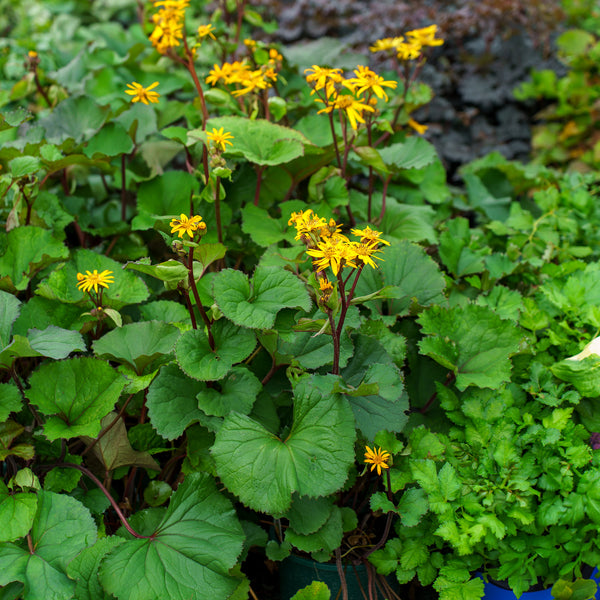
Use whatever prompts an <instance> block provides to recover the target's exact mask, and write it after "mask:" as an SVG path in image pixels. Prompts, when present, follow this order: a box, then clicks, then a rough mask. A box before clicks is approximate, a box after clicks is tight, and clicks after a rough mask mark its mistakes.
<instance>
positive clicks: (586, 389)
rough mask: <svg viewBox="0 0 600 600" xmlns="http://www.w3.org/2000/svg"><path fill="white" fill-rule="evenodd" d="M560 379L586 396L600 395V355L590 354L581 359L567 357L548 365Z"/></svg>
mask: <svg viewBox="0 0 600 600" xmlns="http://www.w3.org/2000/svg"><path fill="white" fill-rule="evenodd" d="M550 371H552V373H553V374H554V375H556V377H558V378H559V379H560V380H561V381H567V382H569V383H572V384H573V385H574V386H575V389H576V390H577V391H578V392H579V393H580V394H581V395H582V396H587V397H588V398H595V397H597V396H600V357H599V356H598V355H597V354H591V355H589V356H587V357H586V358H584V359H582V360H573V359H572V358H568V359H566V360H562V361H560V362H558V363H556V364H554V365H552V366H551V367H550Z"/></svg>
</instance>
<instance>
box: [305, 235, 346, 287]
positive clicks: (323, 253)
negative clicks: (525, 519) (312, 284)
mask: <svg viewBox="0 0 600 600" xmlns="http://www.w3.org/2000/svg"><path fill="white" fill-rule="evenodd" d="M306 254H308V255H309V256H312V257H313V259H317V260H315V261H313V263H314V266H315V267H316V268H317V269H318V270H319V271H324V270H325V269H326V268H327V267H331V270H332V271H333V274H334V275H335V276H336V277H337V274H338V273H339V272H340V269H341V268H342V267H344V266H349V267H354V268H357V267H356V264H354V263H353V262H352V259H353V258H354V256H353V252H352V250H351V249H350V243H349V242H348V240H347V239H346V238H345V237H344V236H342V235H340V236H336V237H329V238H325V239H324V240H322V241H320V242H317V247H316V248H310V249H308V250H307V251H306Z"/></svg>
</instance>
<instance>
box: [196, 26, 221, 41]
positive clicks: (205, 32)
mask: <svg viewBox="0 0 600 600" xmlns="http://www.w3.org/2000/svg"><path fill="white" fill-rule="evenodd" d="M213 29H214V27H213V26H212V23H209V24H208V25H200V27H198V37H199V38H204V37H206V36H208V37H210V38H212V39H213V40H216V39H217V38H216V37H215V35H214V33H213Z"/></svg>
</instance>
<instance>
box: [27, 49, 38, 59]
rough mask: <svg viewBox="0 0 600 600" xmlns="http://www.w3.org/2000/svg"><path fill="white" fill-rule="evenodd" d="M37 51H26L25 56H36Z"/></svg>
mask: <svg viewBox="0 0 600 600" xmlns="http://www.w3.org/2000/svg"><path fill="white" fill-rule="evenodd" d="M37 55H38V53H37V52H36V51H35V50H30V51H29V52H28V53H27V56H29V58H37Z"/></svg>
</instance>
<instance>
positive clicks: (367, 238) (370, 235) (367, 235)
mask: <svg viewBox="0 0 600 600" xmlns="http://www.w3.org/2000/svg"><path fill="white" fill-rule="evenodd" d="M350 233H352V234H353V235H356V236H358V237H360V241H361V242H362V243H367V244H372V243H373V242H377V243H379V244H385V245H386V246H389V245H390V243H389V242H386V241H385V240H382V239H380V237H379V236H380V235H382V234H381V231H375V230H374V229H371V228H370V227H369V226H368V225H367V227H365V228H364V229H351V230H350Z"/></svg>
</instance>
